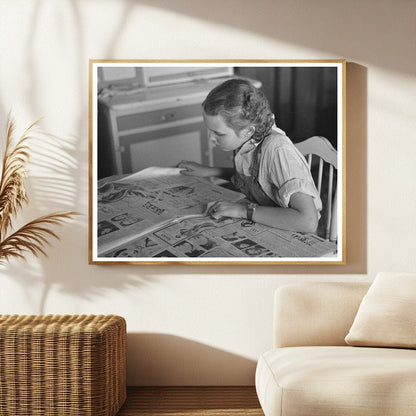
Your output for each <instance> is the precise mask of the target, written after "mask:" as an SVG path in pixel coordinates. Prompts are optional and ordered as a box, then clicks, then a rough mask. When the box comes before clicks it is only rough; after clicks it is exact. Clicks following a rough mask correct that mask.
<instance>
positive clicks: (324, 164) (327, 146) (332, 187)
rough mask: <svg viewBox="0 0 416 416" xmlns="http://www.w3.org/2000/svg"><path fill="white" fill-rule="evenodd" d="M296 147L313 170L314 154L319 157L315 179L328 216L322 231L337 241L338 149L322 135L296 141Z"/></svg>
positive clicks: (326, 236)
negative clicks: (336, 173)
mask: <svg viewBox="0 0 416 416" xmlns="http://www.w3.org/2000/svg"><path fill="white" fill-rule="evenodd" d="M296 147H297V148H298V149H299V151H300V152H301V153H302V154H303V155H304V156H305V158H306V161H307V163H308V166H309V169H311V170H312V168H314V166H313V163H312V162H313V161H314V159H313V155H315V156H317V157H318V160H319V164H318V167H317V169H318V172H317V174H316V175H315V174H314V176H316V178H314V180H315V185H316V188H317V190H318V192H319V195H320V196H321V200H322V201H323V202H325V203H326V212H325V214H326V218H325V224H322V226H323V227H324V229H323V230H322V232H323V234H324V237H325V239H327V240H328V239H329V240H331V241H336V240H337V206H338V204H337V186H336V181H337V180H336V177H335V170H336V169H337V165H338V157H337V151H336V149H334V147H333V146H332V144H331V143H330V142H329V141H328V140H327V139H326V138H325V137H321V136H313V137H310V138H309V139H306V140H304V141H303V142H300V143H296ZM324 177H325V178H327V184H326V185H325V184H323V178H324ZM325 182H326V180H325ZM324 191H325V192H324ZM323 193H324V194H323Z"/></svg>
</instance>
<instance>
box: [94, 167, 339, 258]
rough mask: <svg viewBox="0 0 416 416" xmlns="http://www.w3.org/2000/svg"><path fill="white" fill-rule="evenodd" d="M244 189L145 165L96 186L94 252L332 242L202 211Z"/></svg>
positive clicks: (182, 253) (220, 252)
mask: <svg viewBox="0 0 416 416" xmlns="http://www.w3.org/2000/svg"><path fill="white" fill-rule="evenodd" d="M243 198H244V195H243V194H241V193H238V192H235V191H232V190H229V189H227V188H224V187H221V186H218V185H216V184H213V183H211V182H210V181H208V180H205V179H200V178H195V177H189V176H184V175H181V174H179V172H178V170H177V169H169V168H168V169H165V168H148V169H145V170H143V171H141V172H138V173H136V174H133V175H130V176H127V177H125V178H123V179H118V180H112V179H111V178H106V179H104V180H102V181H100V183H99V186H98V224H97V234H98V244H99V245H98V252H99V255H100V256H102V257H105V258H121V257H129V258H137V259H143V258H160V257H167V258H169V257H172V258H194V259H195V258H206V259H207V258H231V257H235V258H244V257H245V258H264V259H267V258H269V259H270V258H285V257H299V258H303V257H322V256H325V255H327V254H331V253H333V252H334V251H336V243H333V242H329V241H326V240H323V239H322V238H320V237H318V236H316V235H313V234H303V233H297V232H292V231H283V230H280V229H276V228H271V227H267V226H263V225H261V224H256V223H253V222H251V221H248V220H241V219H233V218H226V217H223V218H220V219H213V218H211V217H209V216H208V215H206V207H207V204H209V203H210V202H212V201H217V200H227V201H233V202H236V201H239V200H242V199H243Z"/></svg>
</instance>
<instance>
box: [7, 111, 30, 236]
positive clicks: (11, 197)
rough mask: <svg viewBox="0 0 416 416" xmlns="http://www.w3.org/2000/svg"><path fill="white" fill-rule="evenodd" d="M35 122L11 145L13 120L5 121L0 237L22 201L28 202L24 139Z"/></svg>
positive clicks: (26, 149) (21, 205) (26, 151)
mask: <svg viewBox="0 0 416 416" xmlns="http://www.w3.org/2000/svg"><path fill="white" fill-rule="evenodd" d="M36 123H37V122H35V123H33V124H32V125H30V126H29V127H28V128H27V129H26V131H25V132H24V133H23V135H22V136H21V138H20V139H19V140H18V142H17V143H16V144H15V145H14V146H13V140H12V139H13V133H14V129H15V126H14V122H13V120H11V119H10V117H9V120H8V123H7V136H6V148H5V152H4V156H3V164H2V171H1V179H0V238H1V237H2V236H4V235H5V234H6V232H7V230H8V229H9V228H10V227H11V226H12V217H14V216H16V214H17V212H18V210H19V209H21V208H22V207H23V204H24V203H27V202H28V198H27V193H26V189H25V179H26V176H27V172H26V169H25V164H26V162H27V161H28V159H29V148H28V147H27V145H26V143H25V142H26V140H27V139H29V137H30V136H29V133H30V131H31V130H32V128H33V127H34V126H35V125H36Z"/></svg>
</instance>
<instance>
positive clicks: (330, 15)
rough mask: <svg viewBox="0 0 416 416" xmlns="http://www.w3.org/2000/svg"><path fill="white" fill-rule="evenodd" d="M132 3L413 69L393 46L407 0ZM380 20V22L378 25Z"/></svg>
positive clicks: (141, 0) (340, 54)
mask: <svg viewBox="0 0 416 416" xmlns="http://www.w3.org/2000/svg"><path fill="white" fill-rule="evenodd" d="M132 4H145V5H148V6H150V7H153V8H158V9H162V10H163V9H164V10H170V11H172V12H174V13H177V14H182V15H188V16H191V17H195V18H198V19H200V20H202V21H212V22H215V23H216V24H221V25H224V26H231V27H235V28H237V29H241V30H244V31H250V32H253V33H256V34H259V35H262V36H265V37H268V38H270V39H276V40H279V41H282V42H288V43H289V44H293V45H296V46H304V47H307V48H312V49H315V50H317V51H323V52H324V53H325V54H334V55H335V56H338V57H339V58H343V57H344V56H349V55H351V52H353V53H354V59H356V60H359V61H361V60H362V61H363V62H366V63H371V64H373V65H376V66H379V67H383V68H387V69H392V70H396V71H400V72H403V73H411V74H413V72H412V71H413V57H412V56H411V54H406V53H403V50H401V49H400V48H398V47H397V45H401V44H402V43H403V40H402V39H401V36H402V35H401V33H400V31H398V30H397V25H398V24H403V25H407V26H408V27H412V26H413V20H414V2H412V1H408V2H400V7H397V8H396V7H392V3H391V1H390V0H381V1H378V2H377V5H376V7H375V3H374V2H373V1H368V0H364V1H360V2H344V1H332V0H314V1H308V0H303V1H302V0H298V1H286V0H275V1H273V2H271V1H270V0H259V1H256V2H242V1H240V0H229V1H227V2H226V3H224V2H223V1H222V0H213V1H210V2H205V1H204V2H202V1H200V2H193V3H190V2H188V1H186V0H171V1H168V2H167V1H164V0H129V1H127V2H125V8H126V10H127V9H131V5H132ZM225 4H226V7H225V6H224V5H225ZM405 7H407V8H408V13H406V12H405ZM219 10H220V11H221V12H220V13H219V12H218V11H219ZM403 19H407V20H408V22H404V21H403ZM399 22H400V23H399ZM380 25H382V26H383V30H382V31H381V30H380ZM277 53H279V51H277ZM195 58H201V57H195ZM202 58H203V57H202ZM233 58H235V57H233ZM241 58H243V57H241ZM257 58H261V57H257ZM285 58H287V59H291V58H299V56H287V57H285ZM300 58H302V57H300ZM317 58H319V57H317ZM236 59H238V57H237V58H236Z"/></svg>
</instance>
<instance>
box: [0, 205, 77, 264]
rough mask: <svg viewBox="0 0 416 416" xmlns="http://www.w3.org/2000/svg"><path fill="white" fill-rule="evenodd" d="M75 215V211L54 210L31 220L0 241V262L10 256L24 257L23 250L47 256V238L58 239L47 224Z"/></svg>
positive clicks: (3, 261)
mask: <svg viewBox="0 0 416 416" xmlns="http://www.w3.org/2000/svg"><path fill="white" fill-rule="evenodd" d="M74 215H77V213H76V212H72V211H68V212H56V213H53V214H49V215H44V216H42V217H39V218H37V219H35V220H32V221H30V222H28V223H27V224H25V225H24V226H23V227H21V228H19V230H17V231H16V232H14V233H13V234H11V235H10V236H8V237H7V238H6V239H5V240H4V241H1V242H0V264H4V263H5V262H6V261H8V260H9V258H10V257H18V258H24V253H25V252H30V253H32V254H34V255H35V256H36V255H39V254H43V255H44V256H47V254H46V252H45V250H44V247H45V246H46V245H50V241H49V238H50V237H53V238H56V239H58V240H59V237H58V235H57V234H56V233H55V232H54V231H52V230H51V229H50V228H49V226H51V225H59V224H61V223H62V222H63V221H64V220H66V219H69V218H71V217H72V216H74Z"/></svg>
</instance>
